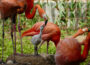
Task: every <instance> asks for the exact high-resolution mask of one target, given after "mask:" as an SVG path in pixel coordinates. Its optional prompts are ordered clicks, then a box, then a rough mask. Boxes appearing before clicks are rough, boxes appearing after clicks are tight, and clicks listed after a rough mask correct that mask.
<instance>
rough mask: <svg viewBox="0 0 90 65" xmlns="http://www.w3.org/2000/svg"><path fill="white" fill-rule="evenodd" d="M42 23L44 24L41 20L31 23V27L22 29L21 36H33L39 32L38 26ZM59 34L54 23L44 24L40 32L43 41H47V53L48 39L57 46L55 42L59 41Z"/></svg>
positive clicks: (58, 29)
mask: <svg viewBox="0 0 90 65" xmlns="http://www.w3.org/2000/svg"><path fill="white" fill-rule="evenodd" d="M43 24H44V22H43V21H42V22H37V23H36V24H34V25H33V27H32V28H30V29H28V30H26V31H24V32H23V33H22V37H24V36H34V35H37V34H39V32H40V26H42V25H43ZM60 35H61V32H60V28H59V27H58V26H57V25H56V24H54V23H52V22H48V23H47V25H46V26H45V28H44V29H43V32H42V40H43V42H44V41H47V53H48V44H49V41H50V40H51V41H53V42H54V44H55V46H56V47H57V44H58V42H59V41H60ZM43 42H42V43H43ZM42 43H41V44H42Z"/></svg>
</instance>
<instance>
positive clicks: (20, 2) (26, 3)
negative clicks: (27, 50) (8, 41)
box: [0, 0, 47, 61]
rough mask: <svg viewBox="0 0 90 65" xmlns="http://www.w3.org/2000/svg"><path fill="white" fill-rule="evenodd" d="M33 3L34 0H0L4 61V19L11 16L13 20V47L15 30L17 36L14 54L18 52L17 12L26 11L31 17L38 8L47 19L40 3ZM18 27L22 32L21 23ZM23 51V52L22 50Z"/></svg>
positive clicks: (28, 16)
mask: <svg viewBox="0 0 90 65" xmlns="http://www.w3.org/2000/svg"><path fill="white" fill-rule="evenodd" d="M33 4H34V0H0V18H1V19H2V20H3V34H2V36H3V43H2V61H3V46H4V21H5V20H6V19H7V18H10V19H11V21H12V26H11V29H12V30H11V37H12V43H13V48H14V42H13V31H14V37H15V49H14V54H16V17H17V14H21V13H23V12H24V11H25V15H26V17H27V18H30V19H31V18H33V17H34V15H35V12H36V9H38V11H39V14H40V16H41V17H43V18H44V19H45V20H47V16H46V13H45V12H44V10H43V9H42V8H41V7H40V6H39V5H36V6H35V7H34V8H33ZM26 7H27V8H26ZM32 8H33V11H32V14H30V11H31V9H32ZM18 27H19V28H18V29H19V32H20V25H19V26H18ZM21 48H22V43H21ZM21 53H23V52H22V50H21Z"/></svg>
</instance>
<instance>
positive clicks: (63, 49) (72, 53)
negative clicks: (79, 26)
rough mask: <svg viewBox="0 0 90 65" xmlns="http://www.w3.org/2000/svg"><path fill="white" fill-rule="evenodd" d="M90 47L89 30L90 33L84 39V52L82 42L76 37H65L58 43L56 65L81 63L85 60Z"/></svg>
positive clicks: (76, 64) (78, 64) (77, 64)
mask: <svg viewBox="0 0 90 65" xmlns="http://www.w3.org/2000/svg"><path fill="white" fill-rule="evenodd" d="M79 33H82V32H79ZM76 34H77V33H76ZM89 48H90V32H88V35H87V37H86V39H85V40H84V50H83V53H81V44H80V43H79V42H78V41H77V40H76V39H74V38H65V39H64V40H62V41H61V42H59V43H58V45H57V49H56V54H55V61H56V65H80V62H83V61H85V59H86V58H87V56H88V51H89Z"/></svg>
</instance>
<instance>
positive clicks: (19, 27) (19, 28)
mask: <svg viewBox="0 0 90 65" xmlns="http://www.w3.org/2000/svg"><path fill="white" fill-rule="evenodd" d="M18 30H19V35H20V42H21V55H23V47H22V38H21V26H20V16H18Z"/></svg>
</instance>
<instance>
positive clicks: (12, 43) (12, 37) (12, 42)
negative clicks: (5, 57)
mask: <svg viewBox="0 0 90 65" xmlns="http://www.w3.org/2000/svg"><path fill="white" fill-rule="evenodd" d="M11 38H12V45H13V57H14V58H13V62H14V63H15V48H14V41H13V24H12V22H11Z"/></svg>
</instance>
